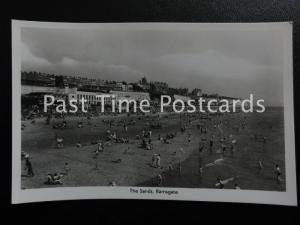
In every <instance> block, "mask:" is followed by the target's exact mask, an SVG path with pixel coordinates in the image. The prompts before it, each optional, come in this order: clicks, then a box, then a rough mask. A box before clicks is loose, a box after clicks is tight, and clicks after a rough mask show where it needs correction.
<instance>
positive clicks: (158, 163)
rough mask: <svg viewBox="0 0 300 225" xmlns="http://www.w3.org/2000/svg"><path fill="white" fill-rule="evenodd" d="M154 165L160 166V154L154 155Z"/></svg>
mask: <svg viewBox="0 0 300 225" xmlns="http://www.w3.org/2000/svg"><path fill="white" fill-rule="evenodd" d="M156 167H157V168H160V154H158V155H157V156H156Z"/></svg>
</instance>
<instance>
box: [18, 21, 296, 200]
mask: <svg viewBox="0 0 300 225" xmlns="http://www.w3.org/2000/svg"><path fill="white" fill-rule="evenodd" d="M292 29H293V25H292V23H289V22H281V23H256V24H255V23H235V24H231V23H223V24H221V23H202V24H201V23H107V24H105V23H50V22H28V21H17V20H14V21H12V56H13V58H12V62H13V63H12V65H13V67H12V71H13V74H12V79H13V90H12V91H13V93H12V97H13V100H12V101H13V102H12V103H13V104H12V105H13V110H12V112H13V115H12V116H13V124H12V126H13V133H12V136H13V142H12V145H13V152H12V166H13V168H12V178H13V179H12V202H13V203H22V202H35V201H51V200H67V199H99V198H100V199H103V198H104V199H162V200H164V199H166V200H190V201H220V202H248V203H264V204H280V205H297V193H296V167H295V134H294V111H293V61H292V56H293V52H292Z"/></svg>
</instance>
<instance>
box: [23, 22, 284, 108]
mask: <svg viewBox="0 0 300 225" xmlns="http://www.w3.org/2000/svg"><path fill="white" fill-rule="evenodd" d="M21 38H22V70H36V71H40V72H46V73H55V74H64V75H79V76H86V77H92V78H99V79H108V80H117V81H128V82H136V81H138V80H139V79H140V78H141V77H142V76H146V77H147V79H148V80H150V81H164V82H167V83H168V84H169V85H170V86H174V87H188V88H189V89H190V90H191V89H193V88H201V89H202V90H203V91H204V92H206V93H219V94H222V95H227V96H232V97H242V98H245V97H248V96H249V94H250V93H253V94H254V95H255V97H256V98H263V99H265V101H266V104H269V105H283V93H282V92H283V87H282V76H283V71H282V69H283V58H282V56H283V54H282V51H283V48H282V47H283V46H282V41H283V40H282V35H281V33H280V32H278V31H275V30H274V31H263V30H260V31H259V32H258V31H255V30H243V31H242V30H237V29H236V30H233V29H231V30H225V29H222V30H220V29H219V30H216V29H214V30H211V29H209V30H208V29H206V30H204V29H201V30H200V29H198V30H197V29H195V30H182V29H180V27H178V29H176V30H130V31H128V30H78V29H77V30H74V29H73V30H68V29H53V28H51V29H50V28H48V29H46V28H22V37H21Z"/></svg>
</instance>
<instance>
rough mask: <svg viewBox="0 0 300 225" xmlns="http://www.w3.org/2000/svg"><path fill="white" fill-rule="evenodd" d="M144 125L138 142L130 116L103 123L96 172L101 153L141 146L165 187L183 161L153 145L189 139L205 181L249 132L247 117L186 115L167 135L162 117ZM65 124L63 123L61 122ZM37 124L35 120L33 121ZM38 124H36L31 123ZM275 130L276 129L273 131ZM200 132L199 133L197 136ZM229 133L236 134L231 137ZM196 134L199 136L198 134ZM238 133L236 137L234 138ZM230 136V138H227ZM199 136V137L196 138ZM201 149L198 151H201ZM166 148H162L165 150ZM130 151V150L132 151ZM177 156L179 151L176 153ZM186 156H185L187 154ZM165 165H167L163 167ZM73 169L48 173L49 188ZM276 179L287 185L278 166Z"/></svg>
mask: <svg viewBox="0 0 300 225" xmlns="http://www.w3.org/2000/svg"><path fill="white" fill-rule="evenodd" d="M176 116H178V115H174V114H167V115H165V116H164V119H172V118H176ZM136 119H137V120H141V121H148V122H147V125H148V126H146V127H145V128H143V129H142V130H141V132H140V133H139V134H137V135H136V136H135V137H134V138H130V137H129V135H128V133H129V130H130V128H131V127H133V126H135V125H136V123H137V122H136V120H135V119H133V118H130V115H128V116H127V119H126V118H125V119H118V118H110V119H103V120H102V123H103V124H104V125H105V126H107V130H106V134H105V136H103V137H100V138H99V139H98V140H96V141H91V143H93V144H95V145H96V148H95V150H94V156H93V157H94V159H95V162H96V163H95V168H98V156H99V154H100V153H102V152H104V150H105V146H110V145H112V144H115V143H116V144H129V143H139V144H138V146H139V147H140V148H142V149H144V150H147V151H153V154H152V158H151V167H152V168H154V169H155V172H156V173H157V175H156V176H155V182H154V183H155V185H158V186H162V185H164V182H163V177H164V172H165V168H167V169H168V170H170V171H173V170H174V169H175V168H176V170H177V171H178V175H181V174H182V171H183V168H182V163H181V161H182V159H181V160H179V161H176V163H175V164H174V162H167V161H168V159H164V160H162V155H161V154H160V153H158V152H157V149H155V147H154V144H153V142H154V141H156V140H158V141H159V142H158V145H162V146H163V145H164V144H172V140H173V139H175V138H176V137H177V136H178V135H181V136H182V135H186V140H187V141H186V144H187V146H188V147H187V148H191V147H194V148H198V168H197V171H198V174H199V177H200V178H203V177H204V176H205V174H206V170H208V169H209V168H211V167H215V166H218V165H222V164H223V163H224V162H226V160H227V158H228V157H234V155H235V152H237V151H239V150H238V147H237V144H238V136H239V134H241V133H243V131H245V130H247V125H248V124H247V117H246V116H245V117H244V118H242V119H240V120H239V121H238V122H234V123H233V122H231V121H229V120H228V119H226V118H224V117H222V116H221V115H217V116H211V115H207V116H206V117H203V115H200V114H196V113H195V114H191V115H188V114H183V115H180V128H179V130H178V133H179V134H178V133H177V131H175V132H167V133H164V132H163V129H162V124H161V122H160V116H152V117H150V116H145V115H143V116H139V117H138V118H136ZM59 120H61V122H57V121H59ZM32 121H34V120H32ZM51 121H52V127H53V129H67V127H68V126H69V124H68V123H69V122H67V120H66V118H65V116H62V117H61V118H59V119H54V118H51V116H47V117H46V125H50V124H51ZM31 123H32V124H34V123H35V122H31ZM87 125H88V126H97V125H96V124H93V122H92V121H91V117H90V116H88V117H87ZM84 126H85V124H84V122H83V120H81V121H77V126H72V128H74V127H75V128H78V129H80V128H83V127H84ZM117 126H122V131H119V132H117V131H115V129H114V127H117ZM21 128H22V130H24V129H25V128H26V125H25V124H22V126H21ZM153 129H157V130H158V131H157V132H155V134H156V135H157V137H158V138H157V139H154V137H153V131H152V130H153ZM270 129H272V127H270ZM195 131H196V132H195ZM225 131H226V132H225ZM228 131H230V132H229V133H232V134H230V135H228ZM195 133H196V134H195ZM233 133H234V135H233ZM226 134H227V135H226ZM196 136H197V137H196ZM199 139H200V142H198V143H197V144H195V142H196V140H199ZM250 140H251V141H254V142H261V143H262V145H263V146H265V145H266V144H267V140H268V138H267V137H266V136H262V135H259V134H257V133H255V134H252V135H250ZM55 142H56V148H57V149H63V148H64V147H65V140H64V137H63V135H57V134H56V135H55ZM197 146H198V147H197ZM76 147H77V148H82V147H83V145H82V143H81V142H80V140H78V142H77V143H76ZM161 148H163V147H159V149H161ZM128 149H129V147H128ZM180 151H181V152H185V151H184V150H183V148H181V150H180ZM174 154H176V151H175V152H174ZM183 155H184V154H183ZM211 155H213V156H217V158H216V159H214V160H213V161H210V162H208V161H207V159H208V158H212V157H210V156H211ZM22 159H24V160H25V170H26V171H27V176H28V177H33V176H34V175H35V174H34V172H33V168H32V163H31V159H30V156H29V154H27V153H25V152H22ZM162 161H163V162H164V164H166V165H167V166H165V165H162ZM112 162H115V163H121V162H122V159H121V158H120V159H116V160H112ZM257 164H258V168H259V169H258V171H259V172H258V173H262V171H264V163H263V159H259V160H258V163H257ZM70 171H71V169H70V166H69V164H68V163H66V164H65V165H64V168H63V172H54V173H48V174H47V176H46V177H47V178H46V181H45V184H48V185H50V184H51V185H62V184H63V177H64V176H68V174H69V173H70ZM273 177H274V179H275V180H276V181H277V182H278V183H280V182H282V181H283V178H282V172H281V168H280V166H279V165H278V164H275V165H274V174H273ZM238 180H239V176H238V175H234V176H232V177H229V178H224V179H222V178H221V177H216V184H214V185H213V186H214V187H215V188H220V189H223V188H225V187H227V186H228V188H230V187H233V188H234V189H241V187H240V185H239V184H238V183H237V181H238ZM229 183H234V184H233V185H228V184H229ZM110 184H111V186H116V185H117V182H116V181H111V182H110Z"/></svg>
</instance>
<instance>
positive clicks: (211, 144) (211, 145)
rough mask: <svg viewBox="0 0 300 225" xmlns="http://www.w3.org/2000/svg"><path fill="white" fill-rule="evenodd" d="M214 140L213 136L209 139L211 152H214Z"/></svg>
mask: <svg viewBox="0 0 300 225" xmlns="http://www.w3.org/2000/svg"><path fill="white" fill-rule="evenodd" d="M213 146H214V140H213V137H211V139H210V140H209V152H210V153H213Z"/></svg>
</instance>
